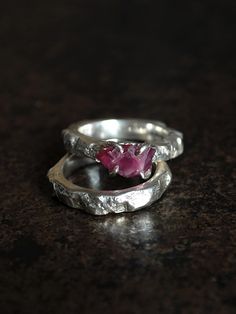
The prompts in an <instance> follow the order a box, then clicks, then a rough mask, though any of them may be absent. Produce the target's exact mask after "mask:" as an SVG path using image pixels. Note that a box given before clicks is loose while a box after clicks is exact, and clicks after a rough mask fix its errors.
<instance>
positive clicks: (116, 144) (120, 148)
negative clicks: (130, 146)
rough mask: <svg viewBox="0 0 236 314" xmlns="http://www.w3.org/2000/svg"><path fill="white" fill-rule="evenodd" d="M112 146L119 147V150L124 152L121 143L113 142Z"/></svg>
mask: <svg viewBox="0 0 236 314" xmlns="http://www.w3.org/2000/svg"><path fill="white" fill-rule="evenodd" d="M113 145H114V147H116V148H118V149H119V152H121V153H123V152H124V148H123V146H122V145H121V144H119V143H113Z"/></svg>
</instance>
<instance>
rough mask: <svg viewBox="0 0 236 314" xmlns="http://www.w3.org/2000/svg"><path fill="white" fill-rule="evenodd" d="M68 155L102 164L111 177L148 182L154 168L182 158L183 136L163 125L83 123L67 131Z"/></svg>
mask: <svg viewBox="0 0 236 314" xmlns="http://www.w3.org/2000/svg"><path fill="white" fill-rule="evenodd" d="M62 133H63V141H64V145H65V148H66V150H67V151H68V152H70V153H72V154H75V155H77V156H86V157H89V158H92V159H94V160H96V161H97V162H100V163H102V165H103V166H104V167H105V168H107V169H108V170H109V172H110V173H111V174H119V175H121V176H123V177H126V178H131V177H135V176H139V175H140V176H141V177H142V178H143V179H148V178H150V176H151V173H152V164H153V163H155V162H157V161H160V160H169V159H172V158H175V157H177V156H179V155H180V154H182V152H183V135H182V133H180V132H179V131H176V130H174V129H171V128H169V127H167V126H166V124H164V123H163V122H160V121H149V120H139V119H108V120H95V121H83V122H78V123H74V124H71V125H70V126H69V127H68V128H67V129H65V130H63V132H62Z"/></svg>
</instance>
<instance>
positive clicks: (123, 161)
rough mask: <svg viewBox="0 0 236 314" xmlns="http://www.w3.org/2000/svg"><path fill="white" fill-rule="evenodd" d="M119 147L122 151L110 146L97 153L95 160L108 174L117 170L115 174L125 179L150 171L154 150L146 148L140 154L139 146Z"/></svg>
mask: <svg viewBox="0 0 236 314" xmlns="http://www.w3.org/2000/svg"><path fill="white" fill-rule="evenodd" d="M121 146H122V148H123V151H121V150H120V149H119V148H118V147H116V146H112V145H111V146H108V147H104V148H103V149H102V150H101V151H99V152H98V153H97V155H96V159H97V160H98V161H100V162H101V163H102V165H103V166H104V167H105V168H107V169H108V170H109V172H113V171H114V169H118V171H117V173H118V174H119V175H121V176H122V177H125V178H132V177H136V176H139V175H141V174H145V173H147V172H148V171H150V170H151V169H152V159H153V156H154V154H155V149H154V148H152V147H147V148H145V150H143V151H142V152H140V148H141V144H123V145H121Z"/></svg>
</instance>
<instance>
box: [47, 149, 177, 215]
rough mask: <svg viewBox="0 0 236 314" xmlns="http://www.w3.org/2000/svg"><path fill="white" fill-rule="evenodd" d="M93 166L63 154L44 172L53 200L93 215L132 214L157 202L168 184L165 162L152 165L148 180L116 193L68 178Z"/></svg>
mask: <svg viewBox="0 0 236 314" xmlns="http://www.w3.org/2000/svg"><path fill="white" fill-rule="evenodd" d="M91 163H94V161H92V160H91V159H89V158H80V157H76V156H73V155H69V154H67V155H65V156H64V157H63V158H62V159H61V160H60V161H59V162H58V163H57V164H56V165H55V166H54V167H52V168H51V169H50V170H49V172H48V178H49V181H50V182H51V183H52V184H53V188H54V191H55V193H56V195H57V197H58V198H59V199H60V200H61V201H62V202H63V203H65V204H67V205H68V206H70V207H74V208H80V209H82V210H83V211H85V212H88V213H90V214H93V215H106V214H109V213H122V212H132V211H136V210H139V209H141V208H143V207H145V206H148V205H150V204H152V203H153V202H155V201H156V200H157V199H159V198H160V197H161V196H162V194H163V193H164V191H165V190H166V189H167V187H168V186H169V184H170V182H171V177H172V175H171V172H170V169H169V167H168V166H167V164H166V162H164V161H159V162H156V164H155V171H154V173H153V175H152V176H151V178H150V179H149V180H147V181H145V182H144V183H142V184H138V185H136V186H133V187H130V188H125V189H120V190H109V191H107V190H97V189H90V188H85V187H82V186H78V185H75V184H74V183H73V182H72V181H71V180H69V177H70V176H71V175H72V173H73V172H74V171H76V170H77V171H79V169H80V168H81V167H83V166H86V165H88V164H91Z"/></svg>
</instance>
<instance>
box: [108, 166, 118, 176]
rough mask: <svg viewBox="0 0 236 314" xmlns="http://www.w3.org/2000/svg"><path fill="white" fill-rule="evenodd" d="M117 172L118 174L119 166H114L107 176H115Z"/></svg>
mask: <svg viewBox="0 0 236 314" xmlns="http://www.w3.org/2000/svg"><path fill="white" fill-rule="evenodd" d="M118 172H119V166H118V165H116V166H115V167H114V168H113V169H112V171H110V172H109V174H110V175H111V176H115V175H116V174H117V173H118Z"/></svg>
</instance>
